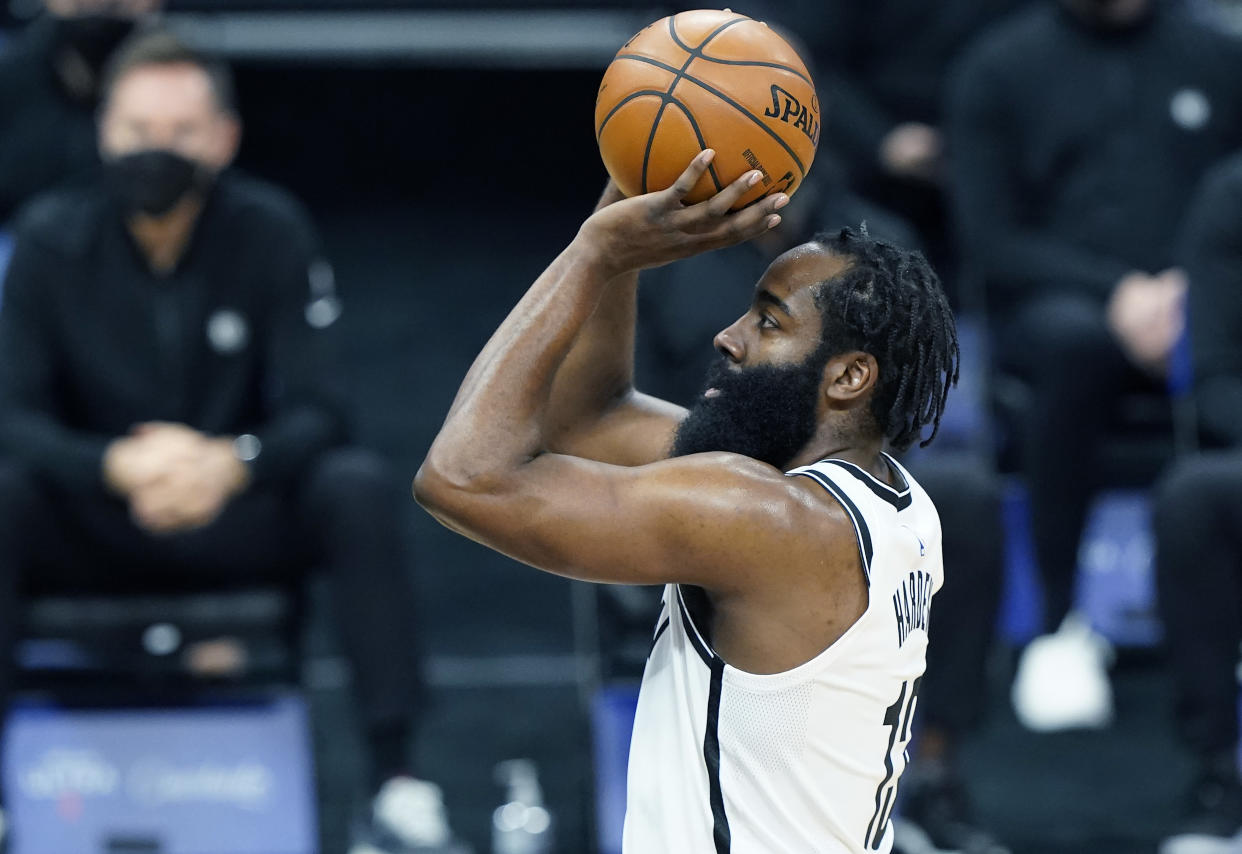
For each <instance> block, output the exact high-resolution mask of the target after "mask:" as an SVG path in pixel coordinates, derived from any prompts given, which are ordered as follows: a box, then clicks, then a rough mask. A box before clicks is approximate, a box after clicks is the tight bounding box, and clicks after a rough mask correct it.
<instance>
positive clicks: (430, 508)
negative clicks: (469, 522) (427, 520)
mask: <svg viewBox="0 0 1242 854" xmlns="http://www.w3.org/2000/svg"><path fill="white" fill-rule="evenodd" d="M496 481H497V478H496V477H495V476H493V475H490V474H488V473H476V472H470V471H467V470H465V469H463V468H459V467H450V466H445V465H443V464H441V463H440V462H439V461H437V460H436V459H435V456H434V454H433V455H432V456H429V457H427V459H426V460H424V461H423V464H422V466H420V467H419V469H418V473H417V474H416V475H414V484H413V491H414V500H415V501H417V502H418V503H419V505H420V506H422V507H423V509H425V510H426V511H427V512H428V513H430V514H431V515H432V516H435V517H436V518H437V519H439V520H440V521H441V522H444V523H446V524H447V523H449V522H453V521H457V522H460V521H463V520H464V518H465V517H467V516H468V515H470V512H471V510H472V508H474V507H475V506H476V505H478V504H479V503H481V502H483V501H486V500H487V499H488V498H489V497H490V496H491V495H492V494H494V493H495V491H496V490H497V489H498V488H499V485H498V483H497V482H496Z"/></svg>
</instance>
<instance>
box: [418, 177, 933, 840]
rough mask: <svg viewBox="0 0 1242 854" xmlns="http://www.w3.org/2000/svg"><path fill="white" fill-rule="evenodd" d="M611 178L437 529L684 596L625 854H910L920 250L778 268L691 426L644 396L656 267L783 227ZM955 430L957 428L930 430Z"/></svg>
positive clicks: (497, 367)
mask: <svg viewBox="0 0 1242 854" xmlns="http://www.w3.org/2000/svg"><path fill="white" fill-rule="evenodd" d="M711 157H712V153H711V152H704V153H703V154H701V155H699V156H698V157H696V158H695V160H694V161H693V162H692V163H691V165H690V166H689V168H688V169H687V170H686V171H685V172H684V173H683V175H682V176H681V178H679V179H678V181H677V183H676V184H675V185H674V186H673V187H672V188H670V189H668V190H665V191H662V192H657V193H651V194H648V195H644V196H639V197H636V198H632V199H628V200H621V197H620V195H619V194H618V193H616V192H615V190H613V189H612V188H611V187H610V188H609V191H607V192H606V193H605V196H604V199H603V200H601V203H600V207H599V209H598V210H597V212H596V213H595V214H594V215H593V216H592V217H590V218H589V219H588V220H587V221H586V222H585V223H584V224H583V226H582V228H581V230H580V231H579V233H578V235H577V237H576V238H575V239H574V241H573V242H572V243H571V244H570V245H569V247H568V248H567V249H566V250H565V251H564V252H563V253H562V254H561V255H560V256H559V257H558V258H557V259H556V260H555V261H554V262H553V263H552V265H551V266H550V267H549V268H548V269H547V270H546V271H545V272H544V273H543V275H542V276H540V277H539V279H538V280H537V281H536V282H535V284H534V285H533V286H532V287H531V288H530V290H529V291H528V292H527V293H526V295H525V296H524V297H523V299H522V300H521V301H520V302H519V303H518V305H517V307H516V308H515V309H514V310H513V312H512V313H511V314H510V315H509V317H508V318H507V319H506V320H505V322H504V323H503V324H502V325H501V326H500V328H499V329H498V330H497V332H496V333H495V334H494V335H493V336H492V339H491V341H489V342H488V344H487V346H486V347H485V348H484V350H483V352H482V353H481V354H480V355H479V357H478V359H477V360H476V361H475V363H474V366H473V367H472V368H471V370H470V373H469V374H468V375H467V377H466V379H465V381H464V382H463V384H462V387H461V390H460V391H459V393H458V395H457V399H456V401H455V402H454V404H453V407H452V409H451V410H450V412H449V415H448V418H447V420H446V422H445V425H444V427H443V429H442V430H441V432H440V435H439V436H438V437H437V438H436V441H435V443H434V444H433V446H432V448H431V451H430V453H429V454H428V456H427V459H426V461H425V462H424V463H423V466H422V469H421V470H420V471H419V474H418V477H417V479H416V481H415V493H416V495H417V497H418V500H419V501H420V502H421V503H422V504H423V505H424V506H425V507H427V508H428V509H429V510H430V512H432V513H433V514H434V515H435V516H436V517H437V518H438V519H439V520H440V521H442V522H443V523H444V524H446V525H448V526H449V527H451V528H453V529H454V530H456V531H459V532H461V533H463V534H465V535H466V536H469V537H471V538H473V539H475V540H477V541H479V542H481V543H484V544H486V545H488V546H490V547H492V548H494V549H496V550H497V551H501V552H503V553H505V554H508V555H510V556H512V557H514V558H516V559H518V560H521V561H523V562H525V563H528V564H531V565H532V566H535V567H538V568H540V569H543V570H546V571H549V572H554V573H557V574H560V575H566V576H569V577H572V578H578V579H584V580H589V581H597V582H612V583H629V584H665V585H667V587H666V589H665V594H664V603H663V611H662V613H661V615H660V619H659V623H658V628H657V630H656V633H655V638H654V646H653V649H652V653H651V655H650V658H649V660H648V663H647V668H646V673H645V675H644V679H643V686H642V692H641V696H640V700H639V708H638V714H637V719H636V721H635V727H634V735H633V743H632V747H631V756H630V771H629V805H628V814H627V817H626V825H625V851H626V852H627V854H665V852H676V854H698V852H712V851H715V852H717V854H719V853H720V852H734V854H752V852H753V854H759V852H764V854H771V852H776V851H780V852H810V851H816V852H825V851H832V852H838V851H839V852H862V851H880V852H886V851H889V850H890V849H891V847H892V830H891V825H890V822H889V818H890V815H891V812H892V808H893V802H894V799H895V795H896V785H897V780H898V778H899V777H900V775H901V773H902V771H903V769H904V767H905V759H904V749H905V746H906V743H907V742H908V740H909V738H910V735H911V729H910V725H911V716H912V712H913V708H914V705H915V698H916V697H917V694H918V688H919V679H920V676H921V674H922V672H923V667H924V657H925V651H926V644H927V638H926V627H927V620H928V611H929V607H930V603H931V598H932V594H933V593H934V592H935V591H936V590H937V589H938V588H939V586H940V584H941V581H942V577H943V572H942V567H941V559H940V525H939V520H938V519H937V516H936V511H935V509H934V508H933V507H932V505H931V502H930V501H929V500H928V498H927V496H926V494H925V493H924V492H923V490H922V489H921V488H920V487H919V486H918V485H917V484H916V483H914V481H913V480H912V479H911V478H910V476H909V475H908V474H907V473H906V472H905V470H904V469H903V468H902V467H901V466H900V465H898V464H897V463H896V462H894V461H893V460H892V458H890V457H888V456H887V455H885V454H883V453H882V450H881V449H882V446H883V445H884V442H885V441H886V440H887V441H888V442H890V443H891V444H892V445H893V446H894V447H897V448H905V447H907V446H908V445H910V444H911V443H912V442H913V441H914V440H915V439H917V438H918V437H919V434H920V432H921V430H922V428H923V427H924V426H925V425H927V424H933V425H935V424H937V423H938V422H939V418H940V413H941V412H942V411H943V408H944V401H945V395H946V392H947V389H948V386H949V385H950V384H951V382H952V381H953V380H954V378H955V376H956V372H957V367H956V366H957V342H956V335H955V331H954V324H953V318H952V314H951V313H950V310H949V308H948V305H947V303H946V301H945V299H944V296H943V294H942V292H941V290H940V287H939V284H938V281H937V279H936V277H935V274H934V273H933V272H932V271H931V269H930V268H929V267H928V266H927V264H926V262H925V261H924V260H923V259H922V257H921V256H919V255H917V254H914V253H909V252H905V251H902V250H900V249H896V248H894V247H891V246H887V245H884V244H881V243H877V242H874V241H872V240H870V239H869V238H867V237H866V236H865V235H864V236H858V235H855V234H852V233H850V232H843V233H842V234H841V235H840V236H836V237H824V238H822V239H818V240H815V241H812V242H810V243H807V244H804V245H802V246H799V247H797V248H795V249H793V250H791V251H790V252H787V253H786V254H784V255H782V256H781V257H780V258H778V259H777V260H776V261H775V262H774V263H773V264H772V266H771V267H770V268H769V269H768V271H767V273H766V274H765V275H764V277H763V278H762V279H761V280H760V282H759V284H758V287H757V289H756V292H755V297H754V301H753V302H752V304H751V306H750V308H749V310H748V311H747V312H746V313H745V314H744V315H743V316H742V317H741V318H740V319H739V320H738V321H737V322H736V323H734V324H733V325H732V326H730V327H729V328H727V329H725V330H724V331H722V332H721V333H720V334H719V335H718V336H717V337H716V346H717V349H719V350H720V352H721V354H722V356H723V358H722V360H721V362H720V363H719V364H718V365H717V366H716V368H715V369H714V370H713V371H712V372H711V375H710V377H709V382H708V388H707V390H706V392H705V393H704V395H703V396H702V398H701V399H700V400H699V401H698V402H697V403H696V404H695V405H694V407H693V408H692V409H691V410H690V411H689V412H687V411H686V410H684V409H681V408H680V407H677V406H673V405H672V404H669V403H665V402H663V401H658V400H654V399H652V398H649V397H646V396H644V395H642V394H640V393H638V392H636V391H635V390H634V389H633V387H632V384H631V378H632V369H633V355H632V354H633V338H634V321H635V294H636V288H637V279H638V271H639V270H640V269H643V268H647V267H654V266H658V265H660V264H665V263H669V262H671V261H674V260H677V259H679V258H684V257H688V256H691V255H694V254H698V253H700V252H706V251H709V250H712V249H716V248H720V247H723V246H727V245H730V244H733V243H738V242H741V241H744V240H747V239H749V238H752V237H755V236H756V235H758V234H761V233H763V232H764V231H766V230H768V229H770V228H773V227H775V226H776V225H777V224H778V223H779V221H780V217H779V215H778V214H777V213H776V211H777V210H779V209H780V208H781V207H783V206H784V204H785V203H786V202H787V201H788V198H787V197H786V196H783V195H776V196H772V197H768V198H766V199H764V200H763V201H761V202H759V203H757V204H754V205H751V206H750V207H748V208H745V209H744V210H742V211H740V212H736V213H730V212H729V208H730V207H731V206H732V205H733V203H734V202H735V201H736V200H737V199H739V198H741V197H742V196H743V195H744V194H745V193H746V191H747V190H748V189H749V188H750V187H751V186H753V184H754V183H755V181H757V180H758V178H759V176H758V173H756V172H751V173H748V174H746V175H744V176H743V177H742V178H740V179H739V180H738V181H736V182H734V183H733V184H731V185H730V186H728V187H726V188H725V189H724V190H723V191H722V192H720V193H719V194H717V195H716V196H715V197H714V198H712V199H709V200H708V201H705V202H702V203H700V204H697V205H692V206H686V205H683V204H682V199H683V198H684V197H685V195H686V194H687V193H688V192H689V190H690V189H691V188H692V187H693V186H694V184H695V183H696V182H697V181H698V179H699V178H700V177H701V176H702V175H703V174H704V172H705V171H706V169H707V165H708V163H709V162H710V160H711ZM933 434H934V429H933Z"/></svg>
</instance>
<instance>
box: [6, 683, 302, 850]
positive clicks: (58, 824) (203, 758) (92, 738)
mask: <svg viewBox="0 0 1242 854" xmlns="http://www.w3.org/2000/svg"><path fill="white" fill-rule="evenodd" d="M308 733H309V729H308V725H307V713H306V707H305V705H304V703H303V702H302V700H301V699H300V698H299V697H297V696H293V695H280V696H277V697H275V698H273V699H270V700H264V701H261V702H256V703H248V704H244V705H231V706H224V707H201V708H199V707H190V708H177V709H164V710H145V709H144V710H139V711H134V710H102V711H100V710H78V709H63V708H57V707H48V706H30V705H21V704H19V705H17V706H16V707H15V708H14V709H13V711H12V713H11V714H10V717H9V722H8V730H7V733H6V746H5V751H4V767H3V773H4V784H5V790H6V792H7V793H8V801H9V803H8V807H9V819H10V827H11V830H12V847H11V852H12V854H97V852H100V851H107V850H137V851H152V852H159V854H226V853H227V854H315V852H316V851H317V849H318V841H317V821H316V814H315V801H314V777H313V771H312V759H311V751H310V739H309V734H308Z"/></svg>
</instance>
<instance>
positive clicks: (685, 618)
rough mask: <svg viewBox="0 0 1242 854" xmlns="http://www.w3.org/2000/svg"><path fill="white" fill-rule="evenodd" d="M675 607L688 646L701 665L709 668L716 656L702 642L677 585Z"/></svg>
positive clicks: (679, 586)
mask: <svg viewBox="0 0 1242 854" xmlns="http://www.w3.org/2000/svg"><path fill="white" fill-rule="evenodd" d="M677 607H678V608H679V609H680V610H681V622H682V625H684V626H685V627H686V637H688V638H689V639H690V646H692V647H694V651H695V652H697V653H698V654H699V658H701V659H703V663H704V664H706V665H707V666H708V667H711V666H712V662H713V661H716V660H718V659H716V654H715V653H714V652H712V651H711V650H710V649H708V648H707V642H706V641H705V640H703V636H702V634H701V633H700V632H699V627H698V626H696V625H695V624H694V619H693V618H692V617H691V616H690V609H689V608H687V607H686V600H685V599H683V598H682V596H681V585H680V584H679V585H677Z"/></svg>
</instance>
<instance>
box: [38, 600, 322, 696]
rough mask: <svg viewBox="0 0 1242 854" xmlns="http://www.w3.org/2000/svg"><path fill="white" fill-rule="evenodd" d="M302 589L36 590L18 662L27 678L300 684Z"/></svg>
mask: <svg viewBox="0 0 1242 854" xmlns="http://www.w3.org/2000/svg"><path fill="white" fill-rule="evenodd" d="M301 598H302V594H301V592H300V591H297V590H291V589H288V588H282V587H257V588H252V589H239V590H213V591H202V592H188V593H187V592H177V593H175V594H174V593H143V594H139V595H107V596H104V595H55V596H42V597H36V598H33V599H30V600H28V601H27V602H26V603H25V605H24V608H23V611H22V621H21V633H20V636H19V638H20V639H19V643H18V646H17V663H18V665H19V669H20V671H21V673H22V681H23V683H25V684H26V686H29V687H46V686H49V685H53V684H56V685H65V684H68V683H75V684H85V683H91V684H94V685H96V686H103V687H107V688H116V689H117V690H118V691H130V690H132V689H133V688H134V687H135V685H137V684H143V683H151V682H156V683H159V684H160V685H161V686H163V687H169V686H170V685H171V684H174V683H179V684H180V685H181V686H182V687H192V686H193V685H195V684H199V683H216V684H221V683H227V684H237V685H250V686H253V685H272V684H285V685H290V684H297V682H298V674H299V671H300V667H299V659H300V654H299V653H300V643H299V638H300V635H301V619H300V615H301V611H302V603H301Z"/></svg>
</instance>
